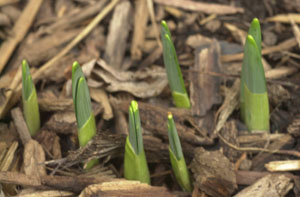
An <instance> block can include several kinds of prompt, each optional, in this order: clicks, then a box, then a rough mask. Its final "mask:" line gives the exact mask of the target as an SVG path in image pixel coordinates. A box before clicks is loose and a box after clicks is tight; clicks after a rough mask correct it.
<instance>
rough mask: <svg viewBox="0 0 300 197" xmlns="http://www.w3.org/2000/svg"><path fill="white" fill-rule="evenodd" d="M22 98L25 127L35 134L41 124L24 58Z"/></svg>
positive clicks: (34, 92)
mask: <svg viewBox="0 0 300 197" xmlns="http://www.w3.org/2000/svg"><path fill="white" fill-rule="evenodd" d="M22 100H23V111H24V116H25V121H26V124H27V127H28V129H29V132H30V134H31V136H35V135H36V134H37V132H38V131H39V129H40V126H41V122H40V112H39V104H38V100H37V94H36V89H35V86H34V83H33V81H32V78H31V75H30V70H29V66H28V63H27V61H26V60H23V61H22Z"/></svg>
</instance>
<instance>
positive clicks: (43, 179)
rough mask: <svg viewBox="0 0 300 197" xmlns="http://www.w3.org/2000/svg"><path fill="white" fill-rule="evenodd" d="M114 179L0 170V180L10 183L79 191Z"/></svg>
mask: <svg viewBox="0 0 300 197" xmlns="http://www.w3.org/2000/svg"><path fill="white" fill-rule="evenodd" d="M111 180H114V179H113V178H109V177H107V176H101V177H83V176H47V175H44V176H40V177H37V176H33V175H26V174H23V173H19V172H0V182H1V183H10V184H16V185H22V186H29V187H34V188H42V187H44V188H45V187H47V188H54V189H58V190H65V191H71V192H74V193H80V192H81V190H83V189H84V188H85V187H87V186H88V185H92V184H98V183H102V182H105V181H111Z"/></svg>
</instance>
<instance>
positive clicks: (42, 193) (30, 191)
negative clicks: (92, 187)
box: [0, 188, 76, 197]
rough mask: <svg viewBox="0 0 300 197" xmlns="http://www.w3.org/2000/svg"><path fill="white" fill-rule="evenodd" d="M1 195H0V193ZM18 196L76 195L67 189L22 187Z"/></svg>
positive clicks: (64, 196)
mask: <svg viewBox="0 0 300 197" xmlns="http://www.w3.org/2000/svg"><path fill="white" fill-rule="evenodd" d="M0 196H1V195H0ZM18 196H22V197H35V196H36V197H37V196H41V197H45V196H60V197H70V196H76V195H75V194H74V193H72V192H68V191H62V190H41V191H39V190H35V189H30V188H29V189H23V190H22V191H21V192H20V193H18Z"/></svg>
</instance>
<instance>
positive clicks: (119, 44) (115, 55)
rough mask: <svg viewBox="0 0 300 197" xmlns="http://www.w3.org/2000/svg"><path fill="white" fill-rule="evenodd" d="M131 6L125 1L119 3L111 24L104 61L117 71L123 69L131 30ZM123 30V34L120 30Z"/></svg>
mask: <svg viewBox="0 0 300 197" xmlns="http://www.w3.org/2000/svg"><path fill="white" fill-rule="evenodd" d="M131 10H132V8H131V4H130V2H129V1H127V0H125V1H122V2H121V3H119V4H118V5H117V6H116V8H115V10H114V13H113V17H112V20H111V21H110V24H109V32H108V35H107V42H106V49H105V56H104V59H105V60H106V62H107V63H108V64H109V65H111V66H113V67H114V68H116V69H121V67H122V62H123V59H124V54H125V49H126V42H127V37H128V34H129V30H130V28H131V18H132V16H131ZM120 29H122V33H119V30H120Z"/></svg>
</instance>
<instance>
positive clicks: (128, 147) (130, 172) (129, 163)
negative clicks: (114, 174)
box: [124, 100, 150, 184]
mask: <svg viewBox="0 0 300 197" xmlns="http://www.w3.org/2000/svg"><path fill="white" fill-rule="evenodd" d="M124 177H125V178H126V179H128V180H138V181H140V182H142V183H148V184H150V174H149V169H148V165H147V161H146V155H145V151H144V145H143V138H142V127H141V120H140V114H139V109H138V103H137V102H136V101H134V100H133V101H131V104H130V106H129V136H127V138H126V144H125V155H124Z"/></svg>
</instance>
